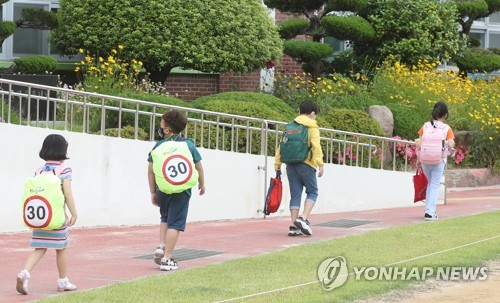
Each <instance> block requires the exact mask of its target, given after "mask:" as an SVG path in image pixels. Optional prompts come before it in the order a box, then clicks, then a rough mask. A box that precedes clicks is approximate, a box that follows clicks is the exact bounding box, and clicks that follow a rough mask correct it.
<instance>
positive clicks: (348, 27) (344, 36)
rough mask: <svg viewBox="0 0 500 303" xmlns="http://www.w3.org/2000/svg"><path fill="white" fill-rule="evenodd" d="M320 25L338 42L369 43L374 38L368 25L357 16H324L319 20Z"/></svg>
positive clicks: (373, 33) (372, 30)
mask: <svg viewBox="0 0 500 303" xmlns="http://www.w3.org/2000/svg"><path fill="white" fill-rule="evenodd" d="M321 25H322V26H323V28H324V29H325V31H326V33H327V34H328V35H329V36H333V37H335V38H337V39H339V40H354V41H366V40H368V41H369V40H371V39H373V38H374V37H375V30H374V29H373V27H372V26H371V25H370V23H369V22H368V21H367V20H366V19H364V18H363V17H359V16H347V17H346V16H342V17H341V16H326V17H323V18H321Z"/></svg>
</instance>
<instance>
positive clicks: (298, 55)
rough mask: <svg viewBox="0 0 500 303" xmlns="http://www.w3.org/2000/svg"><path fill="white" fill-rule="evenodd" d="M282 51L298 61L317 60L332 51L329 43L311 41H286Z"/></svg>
mask: <svg viewBox="0 0 500 303" xmlns="http://www.w3.org/2000/svg"><path fill="white" fill-rule="evenodd" d="M283 52H284V53H285V54H287V55H288V56H290V57H292V58H294V59H295V60H297V61H299V62H303V63H305V62H311V61H318V60H320V59H322V58H324V57H326V56H328V55H330V54H331V53H332V52H333V49H332V47H331V46H330V45H329V44H323V43H319V42H312V41H286V42H285V44H284V50H283Z"/></svg>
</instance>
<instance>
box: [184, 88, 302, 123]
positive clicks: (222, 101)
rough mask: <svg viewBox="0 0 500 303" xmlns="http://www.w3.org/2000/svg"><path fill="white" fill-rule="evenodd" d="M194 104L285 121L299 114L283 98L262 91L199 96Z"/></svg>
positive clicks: (234, 113) (203, 107) (219, 110)
mask: <svg viewBox="0 0 500 303" xmlns="http://www.w3.org/2000/svg"><path fill="white" fill-rule="evenodd" d="M193 106H194V107H196V108H200V109H205V110H211V111H216V112H223V113H227V114H233V115H240V116H247V117H254V118H261V119H267V120H275V121H283V122H286V121H289V120H291V119H293V118H294V117H295V116H296V115H297V114H296V113H295V112H294V111H293V110H292V108H290V106H288V105H287V104H286V103H285V102H283V101H282V100H280V99H278V98H276V97H273V96H271V95H268V94H262V93H248V92H227V93H220V94H215V95H210V96H206V97H201V98H198V99H196V100H194V101H193Z"/></svg>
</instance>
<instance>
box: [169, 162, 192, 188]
mask: <svg viewBox="0 0 500 303" xmlns="http://www.w3.org/2000/svg"><path fill="white" fill-rule="evenodd" d="M192 175H193V166H192V165H191V162H190V161H189V160H188V158H186V157H184V156H182V155H172V156H170V157H168V158H167V159H166V160H165V162H164V163H163V176H164V177H165V180H167V182H168V183H170V184H172V185H181V184H184V183H186V182H188V181H189V179H191V176H192Z"/></svg>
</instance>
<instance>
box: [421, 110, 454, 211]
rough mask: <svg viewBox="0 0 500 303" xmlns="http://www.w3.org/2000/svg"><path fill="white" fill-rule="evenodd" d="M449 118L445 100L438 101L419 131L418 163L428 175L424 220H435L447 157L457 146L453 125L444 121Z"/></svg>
mask: <svg viewBox="0 0 500 303" xmlns="http://www.w3.org/2000/svg"><path fill="white" fill-rule="evenodd" d="M447 118H448V107H447V106H446V104H445V103H444V102H437V103H436V104H435V105H434V109H433V110H432V119H431V120H430V121H428V122H425V123H424V125H423V126H422V127H421V128H420V130H419V131H418V134H419V136H420V137H419V138H420V140H419V144H417V151H418V152H417V156H418V165H419V166H420V165H421V166H422V170H423V172H424V174H425V176H426V177H427V180H428V185H427V192H426V203H425V214H424V220H426V221H435V220H437V219H438V217H437V215H436V202H437V198H438V189H439V182H440V180H441V177H442V176H443V172H444V168H445V165H446V157H447V156H448V155H449V149H450V148H453V147H454V146H455V140H454V139H455V135H454V134H453V131H452V130H451V127H450V126H449V125H448V124H446V123H444V121H446V119H447Z"/></svg>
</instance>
